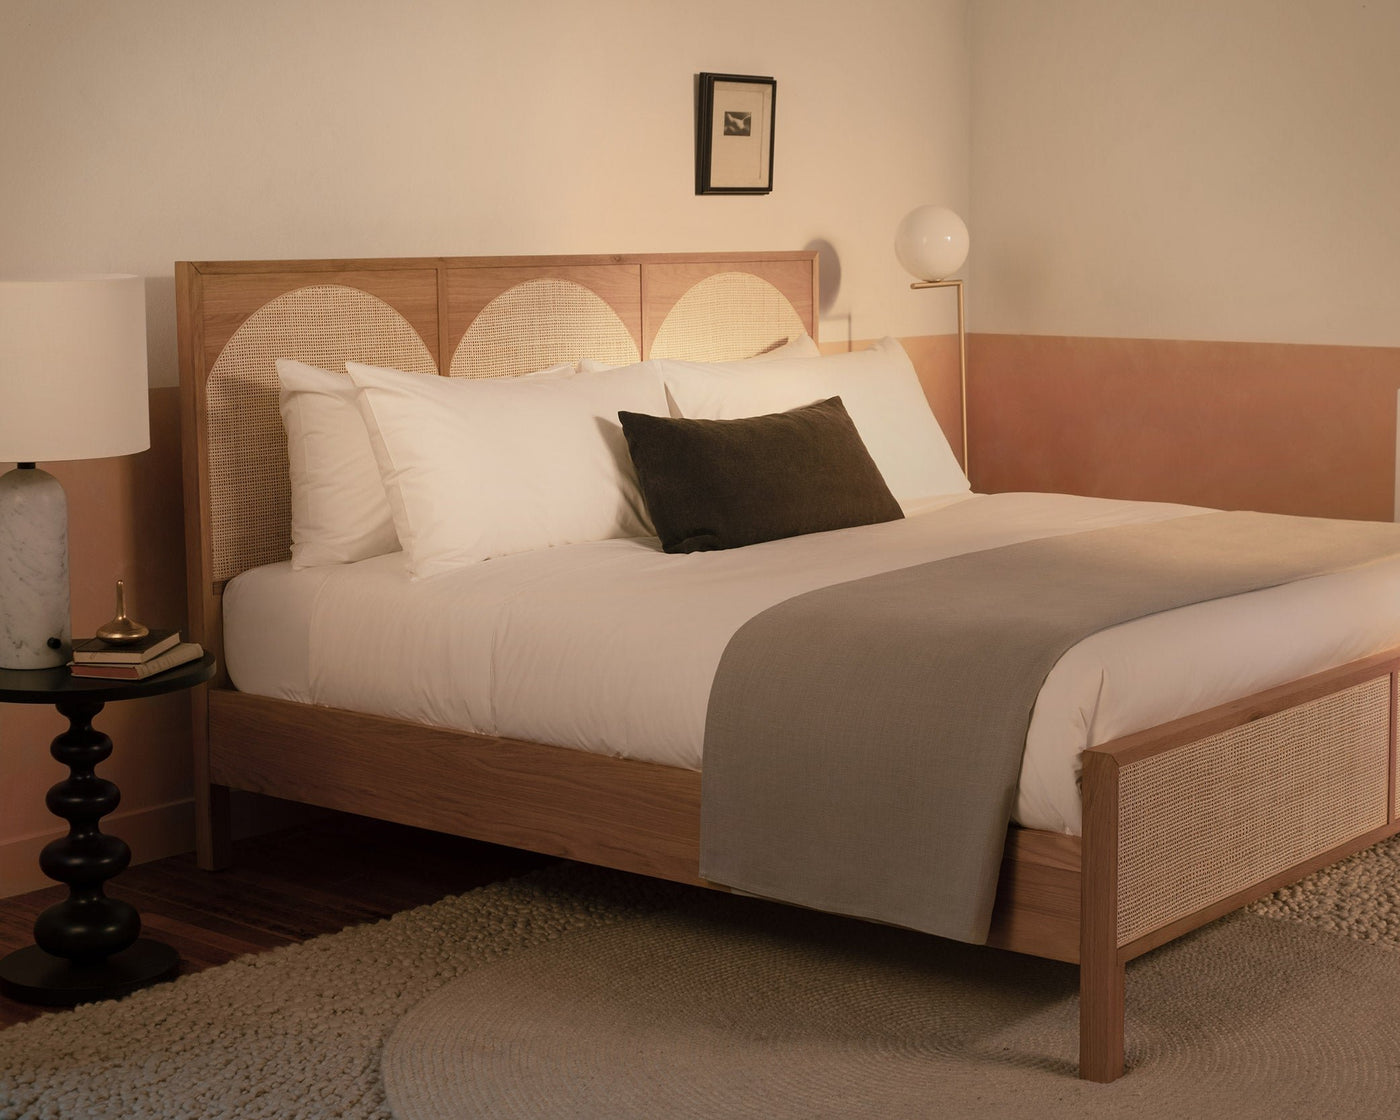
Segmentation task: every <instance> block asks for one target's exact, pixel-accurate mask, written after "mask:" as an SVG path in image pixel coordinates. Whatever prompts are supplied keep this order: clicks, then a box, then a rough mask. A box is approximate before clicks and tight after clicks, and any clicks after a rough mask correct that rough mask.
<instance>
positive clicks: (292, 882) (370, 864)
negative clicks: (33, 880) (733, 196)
mask: <svg viewBox="0 0 1400 1120" xmlns="http://www.w3.org/2000/svg"><path fill="white" fill-rule="evenodd" d="M546 862H549V861H548V860H547V859H546V858H545V857H543V856H536V855H532V854H530V853H527V852H518V851H515V850H513V849H510V848H499V847H496V846H495V845H492V844H481V843H477V842H476V841H474V840H463V839H460V838H459V837H455V836H443V835H441V834H440V833H436V832H425V831H423V830H421V829H416V828H407V827H404V826H401V825H393V824H385V823H384V822H382V821H370V820H365V819H363V818H360V817H351V816H342V815H334V816H331V817H329V818H327V819H326V820H322V821H319V822H317V823H315V824H310V825H304V826H300V827H298V828H295V829H292V830H290V831H287V832H279V833H273V834H271V835H268V836H260V837H257V838H255V839H251V840H242V841H239V842H237V843H235V845H234V864H233V866H232V867H231V868H230V869H228V870H227V871H218V872H207V871H201V870H199V868H198V867H196V866H195V862H194V856H193V855H184V856H173V857H171V858H170V859H163V860H157V861H155V862H153V863H146V864H142V865H141V866H139V867H132V868H129V869H128V870H126V871H124V872H123V873H122V874H121V875H120V876H118V877H117V878H116V879H114V880H112V881H111V882H110V883H109V884H108V888H107V893H108V894H110V895H112V896H113V897H114V898H124V899H126V900H127V901H128V902H130V903H131V904H132V905H133V906H135V907H136V908H137V909H138V910H139V911H140V912H141V924H142V934H143V936H147V937H154V938H156V939H157V940H160V941H164V942H166V943H167V944H169V945H172V946H174V947H175V949H176V950H178V951H179V953H180V957H181V961H182V963H181V972H182V973H184V972H198V971H199V970H200V969H204V968H212V967H213V966H214V965H219V964H223V963H225V962H226V961H230V960H232V959H233V958H234V957H238V956H242V955H243V954H244V953H257V952H263V951H266V950H268V949H274V948H276V947H277V946H279V945H288V944H291V943H293V942H297V941H306V940H308V939H309V938H312V937H316V936H318V935H320V934H322V933H333V932H334V931H336V930H339V929H344V928H345V927H346V926H350V925H356V924H358V923H360V922H370V921H376V920H378V919H379V918H386V917H388V916H389V915H390V914H393V913H396V912H398V911H399V910H406V909H408V908H410V907H413V906H420V905H422V904H424V903H427V902H434V901H436V900H437V899H439V898H442V897H444V896H446V895H449V894H460V893H461V892H462V891H466V890H470V889H472V888H473V887H478V886H481V885H483V884H485V883H490V882H494V881H496V880H498V879H505V878H509V877H511V876H514V875H519V874H523V873H524V872H525V871H528V870H530V869H531V868H534V867H538V866H540V865H541V864H543V863H546ZM67 890H68V888H67V887H64V886H57V885H56V886H53V887H50V888H48V889H46V890H41V891H34V892H33V893H31V894H23V895H16V896H15V897H13V898H6V899H0V956H3V955H4V954H6V953H8V952H10V951H11V950H14V949H19V948H22V947H24V946H25V945H29V944H31V943H32V942H33V927H34V919H35V918H36V917H37V916H38V914H39V912H40V911H42V910H43V909H44V908H45V907H47V906H51V905H52V904H53V903H55V902H58V901H60V900H61V899H62V898H64V897H65V896H66V894H67ZM55 1013H56V1014H62V1013H63V1012H61V1011H60V1012H55V1011H54V1010H53V1009H52V1008H39V1007H31V1006H29V1005H27V1004H22V1003H16V1002H15V1001H13V1000H9V999H5V998H4V997H0V1027H8V1026H10V1025H12V1024H14V1023H21V1022H24V1021H25V1020H26V1019H33V1018H35V1017H36V1016H38V1015H42V1014H55Z"/></svg>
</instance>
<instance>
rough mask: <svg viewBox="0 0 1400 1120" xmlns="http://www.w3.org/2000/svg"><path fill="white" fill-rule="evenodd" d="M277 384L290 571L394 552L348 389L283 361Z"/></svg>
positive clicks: (333, 376) (388, 518) (384, 502)
mask: <svg viewBox="0 0 1400 1120" xmlns="http://www.w3.org/2000/svg"><path fill="white" fill-rule="evenodd" d="M413 376H418V375H413ZM277 378H278V380H279V381H280V382H281V385H282V391H281V408H282V426H283V427H284V428H285V429H286V430H287V463H288V466H289V467H290V472H289V473H290V476H291V484H292V567H294V568H314V567H317V566H319V565H322V564H348V563H351V562H352V561H355V560H366V559H368V558H369V557H371V556H381V555H383V554H384V553H386V552H394V551H396V550H397V549H398V547H399V538H398V536H397V535H396V534H395V532H394V519H393V514H392V512H391V511H390V509H389V500H388V498H387V497H385V495H384V484H383V483H382V482H380V480H379V466H378V464H377V463H376V462H375V460H374V449H373V448H372V447H371V446H370V443H369V434H368V433H367V432H366V431H365V423H364V421H363V420H361V419H360V410H359V409H358V408H357V407H356V405H355V394H356V389H355V384H354V382H352V381H351V380H350V378H348V377H346V376H345V374H343V373H332V372H331V371H330V370H325V369H320V368H318V367H317V366H311V365H307V364H306V363H305V362H297V361H292V360H291V359H289V358H278V359H277Z"/></svg>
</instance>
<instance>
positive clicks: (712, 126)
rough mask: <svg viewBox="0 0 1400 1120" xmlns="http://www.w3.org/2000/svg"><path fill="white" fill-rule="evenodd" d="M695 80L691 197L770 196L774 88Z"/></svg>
mask: <svg viewBox="0 0 1400 1120" xmlns="http://www.w3.org/2000/svg"><path fill="white" fill-rule="evenodd" d="M699 79H700V80H699V89H698V103H697V110H696V115H695V193H696V194H769V193H771V192H772V190H773V124H774V121H775V119H776V116H775V112H774V109H775V106H776V104H777V101H778V83H777V82H776V81H774V80H773V79H772V78H763V77H758V76H755V75H752V74H707V73H702V74H700V75H699Z"/></svg>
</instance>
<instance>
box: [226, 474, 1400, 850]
mask: <svg viewBox="0 0 1400 1120" xmlns="http://www.w3.org/2000/svg"><path fill="white" fill-rule="evenodd" d="M998 504H999V511H1000V512H999V513H998V514H997V515H995V516H994V515H993V513H992V511H991V510H989V509H988V508H987V505H988V503H986V502H985V501H984V500H983V499H980V498H979V496H977V495H962V496H958V497H956V498H948V499H943V500H938V501H933V502H929V503H925V504H923V505H921V506H920V507H918V508H915V509H912V510H909V511H907V512H908V513H909V516H907V517H906V518H905V519H904V520H902V521H894V522H888V523H885V524H882V525H872V526H862V527H859V528H853V529H843V530H839V531H837V532H830V533H819V534H812V535H810V536H805V537H796V538H790V539H787V540H780V541H771V542H768V543H765V544H760V545H753V546H750V547H748V548H743V549H733V550H730V551H724V552H707V553H694V554H690V555H681V556H677V555H667V554H665V553H663V552H661V550H660V547H659V545H658V543H657V541H656V539H655V538H651V537H643V538H633V539H625V540H609V541H599V542H594V543H589V544H578V545H569V546H566V547H561V548H554V549H546V550H541V551H538V552H529V553H524V554H521V555H518V556H511V557H505V558H498V559H493V560H490V561H487V562H485V563H481V564H476V565H472V566H470V567H467V568H463V569H461V570H459V571H455V572H450V573H447V574H445V575H442V576H438V577H436V578H433V579H428V580H420V581H414V580H412V579H410V578H409V577H408V575H407V574H406V573H405V571H404V565H403V560H402V557H401V556H400V555H399V554H391V555H387V556H380V557H375V558H374V559H371V560H364V561H361V562H359V563H356V564H347V565H335V566H327V567H321V568H312V569H306V570H302V571H295V570H293V569H292V568H291V565H290V564H289V563H284V564H273V565H267V566H264V567H260V568H255V569H252V570H250V571H248V572H245V573H243V574H242V575H240V576H238V577H237V578H236V579H234V580H232V581H231V582H230V583H229V585H228V587H227V588H226V589H225V593H224V655H225V661H226V664H227V667H228V671H229V675H230V678H231V680H232V681H233V683H234V684H235V685H236V686H237V687H238V688H239V689H241V690H243V691H245V692H252V693H257V694H260V695H265V696H272V697H279V698H283V699H288V700H295V701H301V702H309V703H316V704H325V705H330V706H332V707H337V708H347V709H351V710H354V711H361V712H367V713H371V714H375V715H383V716H390V717H394V718H398V719H405V720H411V721H415V722H421V723H427V724H432V725H436V726H441V727H449V728H455V729H458V730H463V731H475V732H480V733H483V734H488V735H500V736H506V737H510V738H516V739H524V740H529V741H533V742H541V743H552V744H556V745H559V746H564V747H572V748H577V749H580V750H587V751H595V752H598V753H604V754H610V755H620V756H624V757H629V758H638V759H646V760H649V761H653V762H660V763H664V764H667V765H671V766H681V767H687V768H691V769H699V768H700V767H701V764H702V757H701V756H702V753H703V741H704V723H705V709H706V704H707V701H708V697H709V689H710V683H711V681H712V679H713V677H714V671H715V667H716V665H717V664H718V662H719V658H720V655H721V653H722V652H723V650H724V647H725V645H726V643H727V642H728V640H729V638H730V637H731V636H732V635H733V634H734V632H735V631H736V630H737V629H738V628H739V627H740V626H742V625H743V624H744V622H746V621H747V620H748V619H750V618H752V617H753V616H754V615H755V614H757V613H758V612H760V611H762V610H764V609H766V608H767V607H769V606H772V605H773V604H775V603H778V602H781V601H782V600H784V599H786V598H789V597H791V596H793V595H798V594H801V593H803V592H805V591H810V590H813V589H815V588H817V587H823V586H827V585H830V584H833V583H838V582H842V581H845V580H851V579H859V578H862V577H864V576H868V575H874V574H877V573H879V572H883V571H891V570H894V569H896V568H902V567H908V566H910V565H913V564H918V563H924V562H927V561H930V560H937V559H940V558H943V557H946V556H953V555H958V554H960V553H964V552H971V551H977V550H979V549H985V548H994V547H997V546H1000V545H1004V544H1011V543H1014V542H1016V541H1022V540H1031V539H1035V538H1039V537H1046V536H1052V535H1058V534H1062V533H1071V532H1079V531H1084V530H1089V529H1097V528H1104V527H1108V526H1111V525H1124V524H1133V523H1142V522H1147V521H1155V520H1162V519H1166V518H1172V517H1180V516H1185V515H1189V514H1191V513H1197V512H1201V511H1200V510H1199V509H1198V508H1196V507H1190V506H1180V505H1167V504H1159V503H1143V502H1125V501H1115V500H1108V499H1096V498H1083V497H1075V496H1069V495H1059V494H1020V495H1014V496H1006V495H1002V496H1000V497H999V499H998ZM1008 511H1009V514H1010V515H1009V516H1008ZM1397 645H1400V561H1386V562H1383V563H1377V564H1372V565H1368V566H1365V567H1361V568H1356V569H1353V570H1351V571H1346V572H1340V573H1334V574H1331V575H1327V576H1321V577H1317V578H1314V579H1308V580H1301V581H1299V582H1297V583H1293V584H1288V585H1285V586H1281V587H1274V588H1269V589H1266V590H1262V591H1255V592H1251V593H1249V594H1247V595H1239V596H1234V597H1231V598H1227V599H1219V600H1215V601H1212V602H1208V603H1199V604H1195V605H1193V606H1189V607H1184V608H1180V609H1177V610H1172V611H1166V612H1162V613H1160V614H1156V615H1151V616H1148V617H1146V618H1141V619H1137V620H1135V621H1133V622H1129V623H1126V624H1124V625H1122V626H1117V627H1113V628H1112V629H1109V630H1105V631H1102V632H1101V633H1098V634H1095V635H1093V636H1092V637H1090V638H1088V639H1086V640H1084V641H1082V642H1080V643H1079V644H1078V645H1076V646H1074V647H1073V648H1072V649H1071V650H1070V651H1069V652H1067V653H1066V654H1065V655H1064V656H1063V657H1062V658H1061V659H1060V660H1059V662H1058V663H1057V664H1056V665H1055V667H1054V669H1053V670H1052V671H1051V673H1050V674H1049V676H1048V677H1047V678H1046V680H1045V683H1044V686H1043V687H1042V688H1041V691H1040V694H1039V697H1038V699H1037V701H1036V705H1035V709H1034V712H1033V714H1032V719H1031V724H1030V729H1029V732H1028V734H1027V739H1026V750H1025V754H1024V757H1023V761H1022V768H1021V780H1020V789H1019V794H1018V798H1017V803H1016V808H1015V819H1016V820H1017V821H1018V822H1019V823H1021V824H1023V825H1025V826H1027V827H1030V828H1039V829H1048V830H1051V831H1057V832H1064V833H1069V834H1074V835H1077V834H1078V833H1079V831H1080V797H1079V765H1080V764H1079V756H1080V754H1081V753H1082V751H1083V750H1084V749H1085V748H1086V747H1089V746H1093V745H1096V744H1099V743H1105V742H1109V741H1111V740H1113V739H1116V738H1118V737H1120V736H1122V735H1126V734H1129V733H1131V732H1133V731H1139V730H1142V729H1144V728H1147V727H1152V726H1155V725H1157V724H1160V723H1164V722H1166V721H1168V720H1171V719H1174V718H1176V717H1178V716H1182V715H1186V714H1189V713H1191V712H1195V711H1200V710H1202V709H1205V708H1209V707H1212V706H1214V705H1216V704H1220V703H1224V702H1226V701H1228V700H1232V699H1236V698H1238V697H1240V696H1245V695H1248V694H1250V693H1252V692H1257V691H1259V690H1261V689H1265V688H1269V687H1272V686H1274V685H1277V684H1281V683H1284V682H1286V681H1289V680H1294V679H1297V678H1298V677H1301V676H1306V675H1307V674H1309V673H1313V672H1317V671H1320V670H1323V669H1327V668H1330V667H1332V666H1335V665H1340V664H1344V663H1345V662H1347V661H1351V660H1354V659H1356V658H1359V657H1364V656H1366V655H1368V654H1371V653H1375V652H1378V651H1380V650H1383V649H1387V648H1390V647H1393V646H1397ZM852 749H858V744H853V747H852Z"/></svg>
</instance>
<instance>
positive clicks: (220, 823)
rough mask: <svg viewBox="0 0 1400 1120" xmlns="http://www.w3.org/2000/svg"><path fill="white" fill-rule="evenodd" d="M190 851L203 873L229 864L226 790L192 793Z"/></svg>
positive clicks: (213, 788) (230, 848)
mask: <svg viewBox="0 0 1400 1120" xmlns="http://www.w3.org/2000/svg"><path fill="white" fill-rule="evenodd" d="M194 849H195V861H196V862H197V863H198V864H199V866H200V868H201V869H202V870H204V871H222V870H223V869H224V868H226V867H228V866H229V865H230V864H232V863H233V830H232V828H231V826H230V823H229V808H228V787H227V786H211V785H205V786H203V787H201V788H199V789H196V790H195V791H194Z"/></svg>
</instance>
